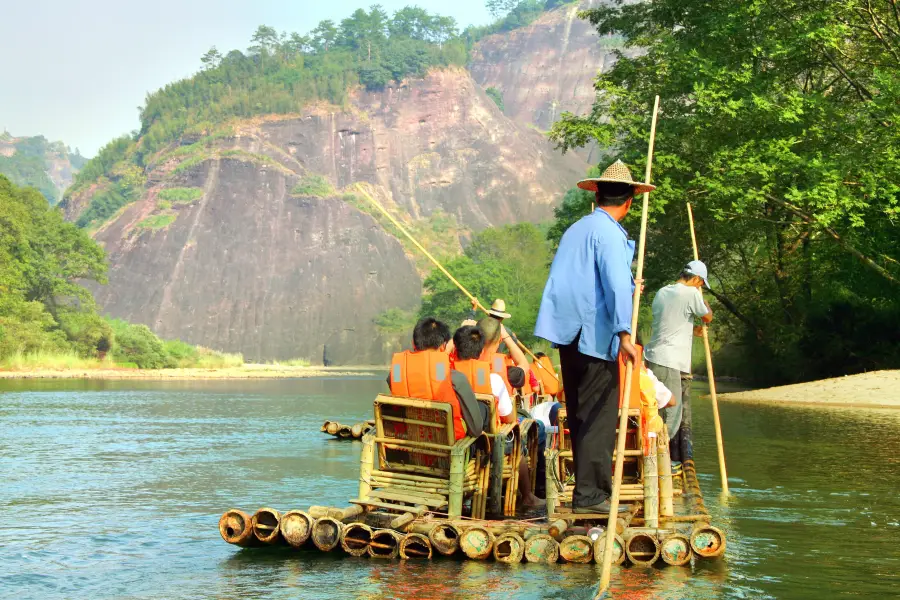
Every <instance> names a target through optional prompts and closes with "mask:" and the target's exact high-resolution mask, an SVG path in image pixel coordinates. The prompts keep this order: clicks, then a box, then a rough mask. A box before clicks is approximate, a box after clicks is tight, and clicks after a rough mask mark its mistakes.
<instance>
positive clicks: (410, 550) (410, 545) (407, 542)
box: [400, 533, 431, 560]
mask: <svg viewBox="0 0 900 600" xmlns="http://www.w3.org/2000/svg"><path fill="white" fill-rule="evenodd" d="M400 558H402V559H403V560H410V559H416V558H424V559H430V558H431V541H430V540H429V539H428V536H425V535H422V534H421V533H407V534H406V535H405V536H404V537H403V539H402V540H400Z"/></svg>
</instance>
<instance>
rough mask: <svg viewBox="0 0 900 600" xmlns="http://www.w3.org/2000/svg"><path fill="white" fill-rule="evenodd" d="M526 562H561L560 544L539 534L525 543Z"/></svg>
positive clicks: (547, 536)
mask: <svg viewBox="0 0 900 600" xmlns="http://www.w3.org/2000/svg"><path fill="white" fill-rule="evenodd" d="M525 560H526V561H528V562H530V563H545V564H553V563H555V562H556V561H558V560H559V542H557V541H556V540H554V539H553V538H552V537H550V536H549V535H546V534H543V533H539V534H537V535H533V536H531V537H530V538H528V541H527V542H525Z"/></svg>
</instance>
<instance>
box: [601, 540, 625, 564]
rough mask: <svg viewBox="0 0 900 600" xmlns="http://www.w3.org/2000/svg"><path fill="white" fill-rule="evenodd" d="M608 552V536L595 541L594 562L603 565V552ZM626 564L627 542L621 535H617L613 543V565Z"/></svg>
mask: <svg viewBox="0 0 900 600" xmlns="http://www.w3.org/2000/svg"><path fill="white" fill-rule="evenodd" d="M604 550H606V536H605V535H601V536H600V537H598V538H597V539H596V540H594V562H596V563H597V564H598V565H602V564H603V551H604ZM623 562H625V540H623V539H622V536H621V535H617V536H616V537H615V540H614V542H613V557H612V564H614V565H621V564H622V563H623Z"/></svg>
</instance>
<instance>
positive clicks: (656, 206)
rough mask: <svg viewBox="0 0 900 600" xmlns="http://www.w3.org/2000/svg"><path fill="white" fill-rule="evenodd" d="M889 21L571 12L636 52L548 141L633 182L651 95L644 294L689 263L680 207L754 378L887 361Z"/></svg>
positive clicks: (684, 7) (670, 1)
mask: <svg viewBox="0 0 900 600" xmlns="http://www.w3.org/2000/svg"><path fill="white" fill-rule="evenodd" d="M898 10H900V9H898V5H897V4H896V3H895V2H893V1H892V0H870V1H863V0H841V1H836V2H819V3H810V2H805V1H802V0H765V1H763V0H748V1H746V2H737V3H735V2H725V1H723V0H714V1H712V2H710V1H707V0H650V1H648V2H642V3H638V4H624V3H622V2H616V4H615V5H613V6H604V7H600V8H597V9H593V10H589V11H586V12H585V13H583V16H585V17H587V18H588V19H590V20H591V22H592V23H594V24H595V25H596V26H597V29H598V31H599V32H600V33H601V34H608V33H612V32H620V33H622V34H623V35H624V36H625V38H626V39H627V43H628V45H629V46H633V47H640V48H644V49H646V52H645V53H643V54H641V55H639V56H636V57H633V58H628V57H625V56H620V57H619V60H618V62H617V63H616V65H615V66H614V67H613V69H612V70H611V71H609V72H608V73H604V74H601V75H600V76H599V77H598V80H597V91H598V94H597V100H596V102H595V103H594V106H593V108H592V110H591V112H590V113H589V114H587V115H583V116H576V115H572V114H564V115H563V117H562V119H561V120H560V121H559V122H558V123H557V124H556V125H555V126H554V128H553V130H552V132H551V135H552V137H553V138H554V139H555V140H556V141H557V142H558V144H559V145H560V147H562V148H563V149H568V148H572V147H578V146H582V145H585V144H587V143H589V142H591V141H596V142H597V143H598V145H599V146H600V147H607V148H615V151H616V153H617V154H618V155H619V156H621V157H622V158H623V160H625V161H626V162H627V163H629V164H631V165H632V167H633V168H634V169H636V170H637V171H638V172H640V171H642V170H643V166H644V161H645V158H644V157H645V154H646V145H647V137H648V134H647V132H648V131H649V118H650V107H651V106H652V101H653V97H654V95H655V94H659V96H660V97H661V100H662V101H661V107H662V108H661V114H660V124H659V127H658V131H657V138H656V155H655V160H654V163H655V164H654V183H656V184H657V185H658V186H659V189H658V190H657V191H656V192H654V193H653V194H651V204H652V218H653V220H654V222H653V223H652V225H651V230H650V238H649V240H648V253H649V254H648V273H650V274H654V275H655V276H656V280H655V281H653V279H652V278H650V282H649V283H650V287H651V288H652V287H653V286H654V285H656V286H658V285H660V284H662V283H663V282H664V280H670V279H673V278H674V277H675V276H676V275H677V273H678V271H679V269H680V267H681V266H682V265H683V264H684V263H685V262H686V261H687V260H688V259H689V258H690V237H689V234H688V229H687V219H686V214H685V212H686V211H685V208H684V203H685V201H690V202H692V203H693V205H694V208H695V214H696V217H697V229H698V240H699V242H700V254H701V258H703V259H705V260H706V261H707V262H708V263H709V264H710V266H711V272H712V274H713V279H714V281H715V282H716V283H715V285H714V294H715V296H716V297H717V298H718V299H719V301H720V303H721V304H722V305H723V306H724V307H726V308H727V309H728V311H729V312H730V316H731V318H730V319H729V320H728V323H727V326H728V327H730V328H731V329H732V331H733V332H735V333H736V334H737V335H738V336H739V337H740V338H741V339H742V342H743V346H742V348H743V357H744V362H745V364H744V366H745V367H746V371H749V374H750V375H752V376H756V377H757V378H758V379H760V380H765V381H769V382H776V381H790V380H801V379H811V378H815V377H820V376H833V375H835V374H841V373H848V372H858V371H861V370H865V369H877V368H886V367H896V366H898V365H900V351H898V347H900V345H898V341H900V340H898V339H897V333H896V332H897V331H898V330H900V304H898V300H897V298H898V288H900V285H898V284H900V268H898V267H900V265H898V263H897V260H896V259H897V258H898V257H900V228H898V226H897V219H898V217H900V204H898V203H900V161H898V158H900V136H898V135H897V124H898V119H900V71H898V70H897V68H896V65H897V64H898V60H900V12H898ZM580 201H581V202H584V199H582V200H580ZM587 201H588V202H589V200H587ZM581 214H583V212H582V213H581ZM575 215H577V211H571V210H567V211H565V214H562V215H560V216H561V218H562V221H560V222H559V223H557V226H556V227H555V228H554V232H555V234H556V235H559V234H561V232H562V231H564V229H565V227H566V226H567V223H568V222H571V220H572V219H573V218H574V216H575ZM720 312H721V311H720ZM876 324H880V326H878V325H876ZM746 371H745V374H748V373H746Z"/></svg>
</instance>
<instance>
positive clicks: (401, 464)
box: [375, 395, 456, 476]
mask: <svg viewBox="0 0 900 600" xmlns="http://www.w3.org/2000/svg"><path fill="white" fill-rule="evenodd" d="M375 428H376V431H377V435H378V438H379V440H383V441H382V443H381V444H379V453H378V463H379V469H383V470H388V471H406V472H410V473H425V474H428V475H436V476H446V475H449V473H450V451H451V450H452V448H453V444H454V443H455V442H456V440H455V437H454V435H453V410H452V408H451V407H450V405H449V404H446V403H443V402H434V401H431V400H418V399H414V398H398V397H394V396H385V395H379V396H378V397H377V398H376V399H375Z"/></svg>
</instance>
